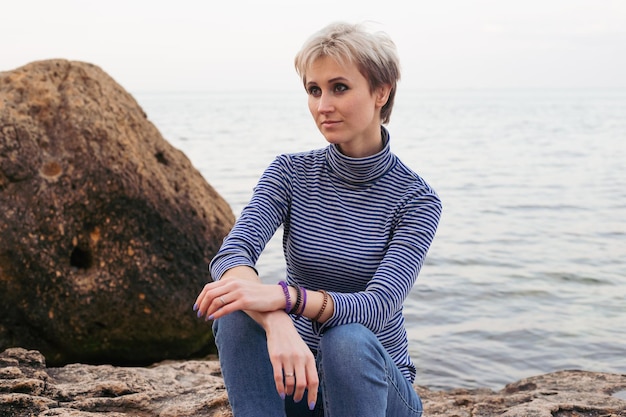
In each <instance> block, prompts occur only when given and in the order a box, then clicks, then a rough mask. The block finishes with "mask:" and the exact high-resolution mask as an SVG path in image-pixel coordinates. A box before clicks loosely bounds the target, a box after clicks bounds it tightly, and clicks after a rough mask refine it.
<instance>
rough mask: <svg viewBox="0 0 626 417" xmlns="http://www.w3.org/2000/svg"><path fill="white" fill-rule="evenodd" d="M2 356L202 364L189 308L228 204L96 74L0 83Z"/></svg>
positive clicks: (27, 74) (58, 72)
mask: <svg viewBox="0 0 626 417" xmlns="http://www.w3.org/2000/svg"><path fill="white" fill-rule="evenodd" d="M0 207H1V209H0V349H5V348H7V347H12V346H22V347H26V348H29V349H36V350H38V351H40V352H42V353H43V354H44V355H45V357H46V359H47V362H48V363H49V364H51V365H63V364H66V363H70V362H83V363H113V364H124V365H129V364H148V363H152V362H154V361H160V360H163V359H166V358H184V357H189V355H193V354H200V353H201V354H206V353H207V350H208V349H210V348H211V347H212V346H213V342H212V336H211V332H210V329H209V328H208V326H207V324H206V323H202V322H200V321H198V320H197V319H196V318H195V317H194V315H193V313H192V310H191V306H192V304H193V300H194V298H195V297H196V295H197V293H198V291H199V290H200V289H201V287H202V285H203V284H204V283H205V282H207V281H208V280H209V279H210V277H209V275H208V271H207V263H208V261H209V260H210V259H211V258H212V257H213V256H214V254H215V252H216V251H217V249H218V248H219V245H220V244H221V241H222V239H223V237H224V236H225V235H226V233H228V231H229V230H230V228H231V227H232V225H233V223H234V215H233V213H232V211H231V209H230V207H229V206H228V204H227V203H226V202H225V201H224V200H223V199H222V198H221V196H219V195H218V194H217V193H216V192H215V190H214V189H213V188H212V187H211V186H210V185H209V184H207V182H206V181H205V180H204V178H202V176H201V174H200V173H199V172H198V171H197V170H196V169H195V168H194V167H193V166H192V165H191V163H190V161H189V160H188V158H187V157H186V156H185V155H184V154H183V153H182V152H180V151H179V150H177V149H175V148H173V147H172V146H171V145H170V144H169V143H168V142H167V141H166V140H164V139H163V137H162V136H161V135H160V133H159V132H158V130H157V128H156V127H155V126H154V125H153V124H152V123H151V122H150V121H149V120H148V119H147V116H146V114H145V113H144V112H143V110H142V109H141V107H140V106H139V105H138V103H137V102H136V101H135V100H134V99H133V98H132V97H131V95H130V94H128V93H127V92H126V91H125V90H124V89H123V88H122V87H121V86H120V85H118V84H117V83H116V82H115V81H114V80H113V79H111V77H109V76H108V75H107V74H106V73H104V72H103V71H102V70H101V69H99V68H98V67H96V66H94V65H90V64H87V63H81V62H70V61H65V60H50V61H40V62H34V63H31V64H29V65H26V66H24V67H21V68H18V69H16V70H13V71H10V72H2V73H0Z"/></svg>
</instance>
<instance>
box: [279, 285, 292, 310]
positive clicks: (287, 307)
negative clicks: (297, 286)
mask: <svg viewBox="0 0 626 417" xmlns="http://www.w3.org/2000/svg"><path fill="white" fill-rule="evenodd" d="M278 285H280V286H281V287H283V293H284V294H285V313H287V314H289V312H290V311H291V296H290V295H289V288H288V287H287V283H286V282H285V281H280V282H279V283H278Z"/></svg>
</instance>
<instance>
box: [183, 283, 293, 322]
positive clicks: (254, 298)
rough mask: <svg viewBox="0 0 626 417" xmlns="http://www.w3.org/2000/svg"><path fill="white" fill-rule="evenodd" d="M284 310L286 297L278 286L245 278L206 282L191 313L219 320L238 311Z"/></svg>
mask: <svg viewBox="0 0 626 417" xmlns="http://www.w3.org/2000/svg"><path fill="white" fill-rule="evenodd" d="M284 307H285V296H284V294H283V292H282V289H281V288H280V286H278V285H269V284H262V283H261V282H260V281H257V280H255V281H251V280H247V279H227V280H225V279H221V280H219V281H215V282H211V283H208V284H206V285H205V286H204V288H203V289H202V292H200V295H198V298H197V299H196V302H195V304H194V310H196V311H197V312H198V317H202V316H203V315H204V316H206V318H207V320H213V319H218V318H220V317H222V316H225V315H226V314H229V313H232V312H234V311H237V310H245V311H257V312H268V311H275V310H281V309H283V308H284Z"/></svg>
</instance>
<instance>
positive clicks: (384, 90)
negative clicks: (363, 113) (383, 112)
mask: <svg viewBox="0 0 626 417" xmlns="http://www.w3.org/2000/svg"><path fill="white" fill-rule="evenodd" d="M374 94H376V106H377V107H381V108H382V107H383V106H384V105H385V104H387V101H389V94H391V85H389V84H383V85H381V86H380V87H378V88H377V89H376V91H375V92H374Z"/></svg>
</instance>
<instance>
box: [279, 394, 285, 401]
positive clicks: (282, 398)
mask: <svg viewBox="0 0 626 417" xmlns="http://www.w3.org/2000/svg"><path fill="white" fill-rule="evenodd" d="M278 395H280V398H281V400H284V399H285V393H284V392H279V393H278Z"/></svg>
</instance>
